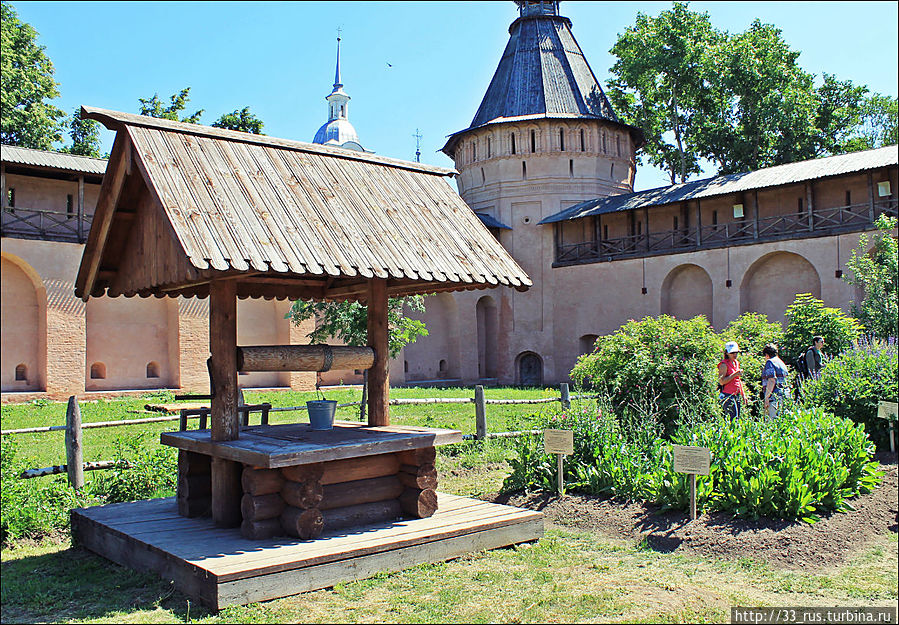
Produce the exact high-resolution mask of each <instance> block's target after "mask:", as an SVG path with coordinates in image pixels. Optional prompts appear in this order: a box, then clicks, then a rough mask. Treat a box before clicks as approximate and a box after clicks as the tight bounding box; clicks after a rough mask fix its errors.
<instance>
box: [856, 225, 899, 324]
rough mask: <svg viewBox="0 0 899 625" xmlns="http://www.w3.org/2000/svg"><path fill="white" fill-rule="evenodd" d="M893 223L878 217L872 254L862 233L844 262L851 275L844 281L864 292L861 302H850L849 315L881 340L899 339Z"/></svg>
mask: <svg viewBox="0 0 899 625" xmlns="http://www.w3.org/2000/svg"><path fill="white" fill-rule="evenodd" d="M896 223H897V221H896V218H895V217H888V216H886V215H881V216H880V217H878V218H877V222H876V226H877V230H878V233H877V234H876V235H874V246H873V249H872V250H871V253H870V254H868V246H869V245H870V244H871V240H870V239H869V237H868V234H867V233H864V232H863V233H862V234H861V235H860V236H859V238H858V246H857V247H856V248H855V249H854V250H852V255H851V256H850V258H849V260H848V261H846V266H847V267H848V268H849V271H850V273H849V274H847V275H846V276H845V277H844V280H846V281H847V282H848V283H849V284H852V285H855V286H857V287H860V288H861V289H862V290H863V291H864V297H863V298H862V301H860V302H855V301H854V302H852V314H854V315H855V316H856V317H858V319H859V321H861V322H862V323H863V324H864V325H865V328H866V330H867V331H868V332H870V333H871V334H873V335H875V336H879V337H880V338H888V337H891V336H892V337H896V336H899V302H897V297H899V245H897V242H896V239H895V238H894V237H893V234H892V231H893V230H895V229H896Z"/></svg>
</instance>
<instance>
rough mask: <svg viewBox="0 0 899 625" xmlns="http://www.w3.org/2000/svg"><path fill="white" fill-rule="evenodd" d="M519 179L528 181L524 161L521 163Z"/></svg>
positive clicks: (526, 167)
mask: <svg viewBox="0 0 899 625" xmlns="http://www.w3.org/2000/svg"><path fill="white" fill-rule="evenodd" d="M521 179H522V180H527V179H528V164H527V163H525V162H524V161H521Z"/></svg>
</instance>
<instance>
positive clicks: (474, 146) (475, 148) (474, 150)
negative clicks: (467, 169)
mask: <svg viewBox="0 0 899 625" xmlns="http://www.w3.org/2000/svg"><path fill="white" fill-rule="evenodd" d="M471 160H472V161H476V160H478V144H477V142H475V141H472V142H471Z"/></svg>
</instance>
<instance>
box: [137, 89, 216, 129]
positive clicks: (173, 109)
mask: <svg viewBox="0 0 899 625" xmlns="http://www.w3.org/2000/svg"><path fill="white" fill-rule="evenodd" d="M189 94H190V87H185V88H184V89H182V90H181V91H179V92H178V93H176V94H174V95H172V96H171V97H170V98H169V99H170V100H171V104H169V105H168V106H165V105H163V103H162V100H160V99H159V94H158V93H154V94H153V97H152V98H146V99H145V98H138V100H139V101H140V114H141V115H146V116H147V117H159V118H161V119H170V120H172V121H175V122H178V121H181V122H187V123H188V124H198V123H200V116H201V115H202V114H203V111H204V109H200V110H199V111H196V112H194V113H193V114H192V115H185V116H184V117H179V116H180V114H181V113H182V112H183V111H184V109H185V108H187V103H188V101H189V100H190V95H189Z"/></svg>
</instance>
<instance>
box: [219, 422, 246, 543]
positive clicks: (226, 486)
mask: <svg viewBox="0 0 899 625" xmlns="http://www.w3.org/2000/svg"><path fill="white" fill-rule="evenodd" d="M213 423H214V422H213ZM211 470H212V485H211V487H212V488H211V490H212V502H211V503H212V520H213V521H214V522H215V524H216V525H217V526H218V527H237V526H239V525H240V522H241V520H242V519H241V512H240V498H241V497H243V487H242V486H241V483H240V478H241V474H242V473H243V465H241V464H240V463H239V462H234V461H232V460H225V459H224V458H213V459H212V467H211Z"/></svg>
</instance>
